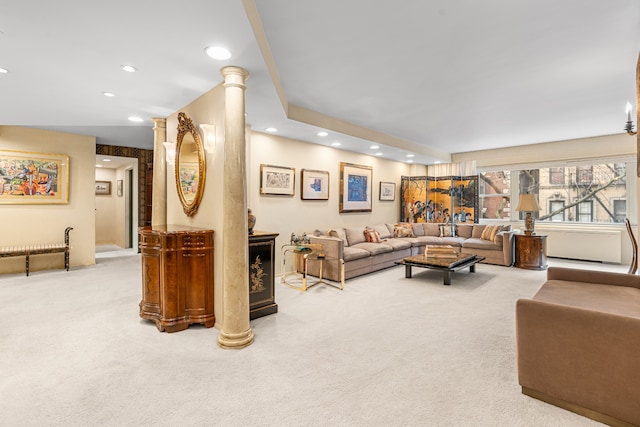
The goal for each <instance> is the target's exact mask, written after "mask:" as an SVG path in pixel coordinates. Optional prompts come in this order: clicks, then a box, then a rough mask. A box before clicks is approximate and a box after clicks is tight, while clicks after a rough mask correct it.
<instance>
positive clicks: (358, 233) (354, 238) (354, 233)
mask: <svg viewBox="0 0 640 427" xmlns="http://www.w3.org/2000/svg"><path fill="white" fill-rule="evenodd" d="M344 231H345V233H347V241H348V242H349V246H353V245H357V244H358V243H364V242H366V241H367V239H365V238H364V232H363V231H364V228H345V229H344Z"/></svg>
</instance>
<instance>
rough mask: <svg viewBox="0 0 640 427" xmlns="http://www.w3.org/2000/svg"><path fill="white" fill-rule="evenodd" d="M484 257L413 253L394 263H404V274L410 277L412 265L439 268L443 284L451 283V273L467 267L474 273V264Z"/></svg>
mask: <svg viewBox="0 0 640 427" xmlns="http://www.w3.org/2000/svg"><path fill="white" fill-rule="evenodd" d="M484 259H485V257H482V256H478V255H467V254H458V255H456V256H455V257H447V258H442V257H433V256H428V255H427V256H425V255H414V256H410V257H408V258H405V259H403V260H402V261H396V264H400V265H404V269H405V276H404V277H406V278H407V279H411V269H412V268H413V267H421V268H430V269H432V270H441V271H442V272H443V274H444V284H445V285H450V284H451V273H453V272H454V271H460V270H462V269H465V268H469V271H470V272H471V273H475V271H476V264H477V263H479V262H480V261H482V260H484Z"/></svg>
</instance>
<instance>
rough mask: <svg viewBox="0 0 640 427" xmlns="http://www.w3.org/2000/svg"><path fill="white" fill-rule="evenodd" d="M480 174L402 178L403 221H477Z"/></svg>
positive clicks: (401, 215) (401, 201)
mask: <svg viewBox="0 0 640 427" xmlns="http://www.w3.org/2000/svg"><path fill="white" fill-rule="evenodd" d="M478 219H479V217H478V176H477V175H475V176H441V177H430V176H413V177H406V176H403V177H402V187H401V190H400V220H401V221H403V222H435V223H451V222H455V223H457V224H459V223H470V224H473V223H477V222H478Z"/></svg>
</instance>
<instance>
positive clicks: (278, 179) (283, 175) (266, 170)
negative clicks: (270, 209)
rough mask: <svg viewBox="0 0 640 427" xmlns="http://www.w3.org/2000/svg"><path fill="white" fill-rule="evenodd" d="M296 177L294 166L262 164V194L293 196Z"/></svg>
mask: <svg viewBox="0 0 640 427" xmlns="http://www.w3.org/2000/svg"><path fill="white" fill-rule="evenodd" d="M295 178H296V170H295V169H294V168H287V167H284V166H273V165H264V164H263V165H260V194H274V195H280V196H293V194H294V192H295V189H294V182H295Z"/></svg>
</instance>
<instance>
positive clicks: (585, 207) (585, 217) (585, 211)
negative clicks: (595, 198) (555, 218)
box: [576, 200, 593, 222]
mask: <svg viewBox="0 0 640 427" xmlns="http://www.w3.org/2000/svg"><path fill="white" fill-rule="evenodd" d="M577 208H578V211H577V215H576V218H577V221H578V222H591V221H592V220H593V202H592V201H591V200H587V201H585V202H580V203H578V205H577Z"/></svg>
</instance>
